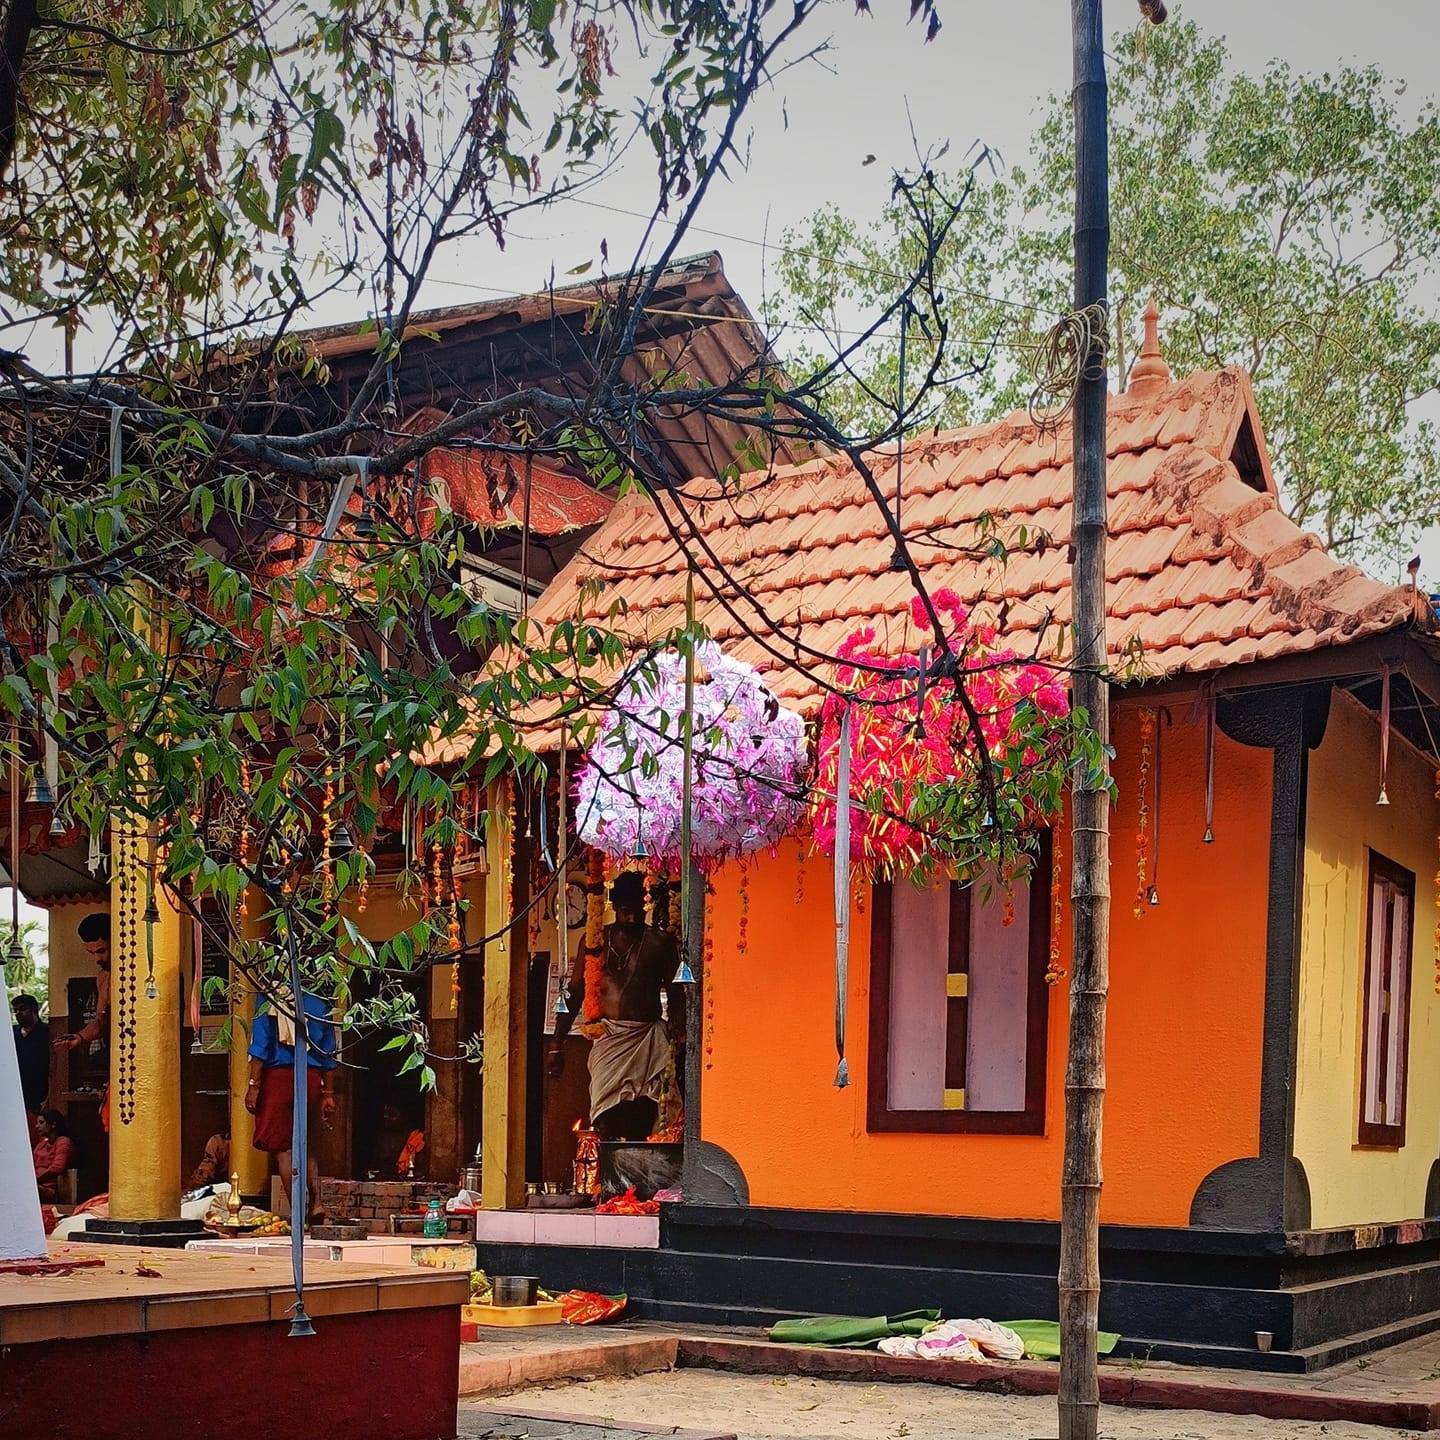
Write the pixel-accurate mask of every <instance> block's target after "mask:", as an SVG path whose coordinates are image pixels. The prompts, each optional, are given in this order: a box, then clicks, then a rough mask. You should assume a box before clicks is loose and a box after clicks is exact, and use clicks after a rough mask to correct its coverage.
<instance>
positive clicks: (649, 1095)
mask: <svg viewBox="0 0 1440 1440" xmlns="http://www.w3.org/2000/svg"><path fill="white" fill-rule="evenodd" d="M600 1025H601V1027H602V1031H601V1033H600V1034H599V1035H597V1036H596V1037H595V1039H594V1040H592V1041H591V1042H590V1123H591V1124H592V1125H593V1124H594V1123H595V1120H596V1118H597V1117H598V1116H601V1115H603V1114H604V1113H605V1112H606V1111H607V1110H613V1109H614V1108H615V1106H617V1105H623V1104H624V1103H625V1101H627V1100H654V1101H656V1102H658V1101H659V1099H660V1096H661V1094H662V1093H663V1092H664V1089H665V1072H666V1070H667V1069H668V1068H669V1065H670V1037H669V1036H668V1035H667V1034H666V1033H665V1026H664V1024H663V1023H662V1022H661V1021H659V1020H602V1021H600Z"/></svg>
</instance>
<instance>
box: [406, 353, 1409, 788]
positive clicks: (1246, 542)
mask: <svg viewBox="0 0 1440 1440" xmlns="http://www.w3.org/2000/svg"><path fill="white" fill-rule="evenodd" d="M1253 414H1254V411H1253V399H1252V396H1251V392H1250V385H1249V381H1248V378H1247V377H1246V376H1245V375H1244V374H1243V372H1240V371H1234V370H1225V371H1220V372H1216V373H1202V374H1197V375H1192V376H1190V377H1189V378H1187V379H1185V380H1182V381H1180V382H1178V383H1176V384H1171V385H1168V386H1164V387H1162V388H1160V389H1158V390H1156V391H1154V392H1153V393H1149V394H1145V395H1143V396H1137V395H1122V396H1118V397H1115V398H1114V399H1112V401H1111V405H1110V427H1109V432H1108V449H1109V452H1110V455H1111V456H1112V460H1111V463H1110V466H1109V468H1108V473H1107V485H1108V489H1109V492H1110V495H1111V497H1112V498H1111V505H1110V523H1111V543H1110V546H1109V549H1108V560H1107V568H1108V574H1109V579H1110V591H1109V601H1110V605H1111V608H1112V614H1113V616H1114V621H1115V623H1114V625H1113V627H1112V629H1113V633H1112V637H1111V643H1112V646H1113V647H1114V649H1115V651H1116V652H1117V653H1118V652H1119V651H1121V650H1123V649H1124V648H1125V647H1127V646H1129V645H1130V644H1131V643H1132V642H1136V641H1138V642H1139V645H1140V647H1141V651H1142V666H1143V671H1144V673H1148V674H1160V675H1163V674H1170V673H1174V672H1177V671H1203V670H1213V669H1218V668H1222V667H1225V666H1230V665H1236V664H1243V663H1246V662H1249V661H1253V660H1261V659H1269V658H1271V657H1273V656H1276V655H1282V654H1295V653H1300V652H1303V651H1307V650H1316V649H1321V648H1323V647H1325V646H1330V645H1336V644H1340V643H1343V642H1344V641H1346V640H1348V639H1353V638H1355V637H1356V636H1359V635H1362V634H1373V633H1377V632H1378V631H1381V630H1385V629H1389V628H1394V627H1397V626H1400V625H1404V624H1407V623H1411V622H1415V623H1418V624H1422V625H1425V626H1427V627H1431V628H1433V625H1434V621H1433V618H1431V617H1430V616H1429V612H1428V609H1427V608H1425V607H1421V606H1418V605H1417V603H1416V601H1415V598H1414V595H1413V592H1411V591H1408V590H1401V589H1397V588H1394V587H1391V586H1387V585H1382V584H1380V583H1378V582H1377V581H1374V580H1371V579H1369V578H1368V577H1367V576H1365V575H1363V574H1361V573H1360V572H1359V571H1358V570H1354V569H1353V568H1350V567H1346V566H1343V565H1341V564H1340V563H1339V562H1337V561H1335V560H1332V559H1331V558H1330V557H1329V556H1328V555H1327V554H1326V553H1325V552H1324V550H1323V549H1322V548H1321V547H1320V542H1319V541H1318V540H1317V539H1315V537H1314V536H1311V535H1307V534H1305V533H1304V532H1303V531H1301V530H1300V529H1299V528H1298V527H1297V526H1296V525H1295V524H1294V523H1293V522H1291V521H1290V520H1289V519H1287V518H1286V517H1285V515H1284V514H1283V513H1282V512H1281V511H1280V509H1279V507H1278V505H1277V503H1276V500H1275V498H1274V495H1273V493H1272V486H1271V482H1270V481H1269V478H1268V477H1269V470H1268V464H1265V463H1262V465H1261V467H1260V468H1261V471H1262V472H1263V474H1262V475H1261V476H1260V477H1259V478H1257V479H1256V480H1255V483H1253V484H1251V483H1247V481H1246V480H1245V479H1244V478H1242V476H1241V474H1240V472H1239V471H1238V470H1237V469H1236V467H1235V465H1234V464H1232V463H1231V461H1230V456H1229V447H1230V445H1231V444H1233V442H1234V437H1235V435H1236V434H1237V433H1238V432H1239V430H1240V427H1241V425H1242V424H1243V423H1244V422H1245V421H1246V420H1247V418H1250V419H1251V420H1252V423H1254V422H1253ZM1255 434H1256V441H1257V445H1259V446H1260V447H1261V448H1262V451H1263V439H1262V438H1261V437H1260V435H1259V431H1258V427H1257V428H1256V431H1255ZM1070 450H1071V445H1070V435H1069V432H1068V429H1066V430H1062V431H1061V432H1060V433H1059V434H1051V433H1040V432H1038V431H1037V429H1036V427H1035V425H1034V424H1033V422H1031V421H1030V419H1029V417H1028V416H1026V415H1025V414H1024V413H1023V412H1021V413H1019V414H1016V415H1011V416H1007V417H1006V418H1005V419H1004V420H1001V421H998V422H996V423H994V424H991V425H985V426H980V427H976V428H974V429H970V430H962V431H956V432H953V433H950V434H945V435H939V436H935V437H930V438H927V439H922V440H919V441H915V442H912V443H910V444H908V445H907V446H906V450H905V461H904V471H903V476H902V481H901V489H902V509H901V515H902V520H903V525H904V529H905V532H906V534H907V537H908V538H909V540H910V549H911V555H912V557H913V559H914V560H915V563H916V564H917V565H918V566H919V567H920V568H921V570H922V573H923V574H924V577H925V581H926V584H927V586H929V587H930V589H931V590H932V591H933V590H935V589H938V588H940V587H942V586H948V587H950V588H951V589H953V590H955V591H956V592H957V593H958V594H959V595H960V597H961V598H962V599H963V600H965V601H966V603H967V604H970V605H971V606H972V607H973V608H977V609H980V610H982V611H983V612H985V613H988V614H991V615H998V613H999V610H1000V607H1001V606H1002V605H1003V606H1004V607H1006V608H1005V632H1006V638H1007V640H1008V642H1009V643H1010V644H1011V645H1013V646H1014V647H1015V648H1017V649H1019V650H1021V651H1022V652H1023V653H1028V652H1029V651H1030V650H1031V649H1033V647H1034V646H1035V645H1036V644H1037V643H1038V642H1039V638H1040V627H1041V626H1042V625H1043V624H1044V623H1045V621H1046V617H1047V615H1050V616H1053V617H1054V619H1055V620H1056V621H1057V622H1059V623H1060V624H1064V623H1068V620H1069V616H1070V608H1071V607H1070V589H1069V583H1070V576H1069V563H1068V558H1067V554H1066V547H1067V544H1068V540H1069V534H1070V525H1071V506H1070V494H1071V488H1072V474H1071V468H1070V463H1071V454H1070ZM1263 461H1264V456H1263V453H1262V462H1263ZM873 468H874V473H875V474H876V475H877V478H880V483H881V488H882V489H883V490H884V491H885V493H886V496H887V501H890V500H891V498H892V497H893V493H894V481H895V464H894V456H893V454H887V455H881V456H877V457H875V459H874V462H873ZM1252 469H1253V467H1252ZM739 490H740V492H741V493H739V494H734V493H731V494H726V493H723V492H722V491H721V490H720V488H719V487H717V486H716V485H714V484H712V483H706V482H696V483H695V484H694V485H690V486H687V487H686V489H685V492H684V496H683V497H678V498H677V496H676V495H675V494H667V495H666V496H665V497H664V498H663V499H662V501H661V502H660V503H662V504H663V505H665V506H666V507H667V510H668V512H669V514H670V516H671V518H672V519H675V520H677V521H678V522H679V528H680V529H681V530H682V531H684V530H685V529H687V528H688V527H690V526H693V527H695V528H696V529H698V530H699V531H700V532H701V533H702V534H703V535H705V536H706V539H707V542H708V544H709V545H710V546H711V547H712V548H713V550H714V551H715V552H716V553H717V554H718V555H719V557H720V559H721V563H722V564H723V566H724V567H725V570H726V572H727V573H728V578H726V579H722V578H721V576H720V575H719V573H718V572H716V570H715V567H714V566H713V564H712V562H710V561H709V560H707V559H705V558H704V557H703V556H701V555H700V553H699V552H698V550H697V551H696V554H695V564H696V568H697V571H698V572H699V573H700V576H701V579H700V583H698V584H697V587H696V592H697V609H698V613H699V616H700V619H701V620H702V622H703V623H704V624H706V625H707V626H709V628H710V630H711V632H712V633H713V634H715V635H716V636H717V637H718V638H721V639H722V640H723V643H725V644H726V646H727V648H729V649H731V650H732V651H733V652H734V653H735V654H736V655H737V656H740V657H741V658H744V659H747V660H749V661H751V663H753V664H756V665H758V666H760V667H761V668H762V670H763V672H764V673H765V674H766V676H767V678H768V680H769V682H770V683H771V685H773V686H774V688H775V690H776V692H777V693H778V694H779V695H781V696H782V697H783V698H785V699H786V700H787V702H788V703H791V704H795V705H798V706H800V707H801V708H802V709H805V710H813V709H814V708H815V707H816V706H817V705H818V704H819V702H820V700H821V698H822V696H823V693H824V691H823V682H824V681H825V680H826V679H828V678H829V670H830V668H831V667H830V666H829V665H828V664H827V663H825V662H823V661H817V660H815V659H814V658H813V656H812V655H810V654H807V653H805V650H804V649H802V648H801V647H808V649H809V650H811V651H817V652H820V653H821V654H822V655H827V656H833V654H834V652H835V651H836V649H837V648H838V647H839V645H840V644H841V643H842V641H843V640H844V639H845V638H846V636H848V635H849V634H851V633H852V632H853V631H854V630H856V629H857V628H859V627H860V626H862V625H871V626H873V627H874V629H875V631H876V633H877V635H878V636H879V637H880V638H881V641H882V643H883V644H885V645H886V646H889V647H891V648H894V649H896V650H898V649H901V648H907V647H911V646H913V645H915V644H916V643H919V642H920V641H922V640H923V639H924V638H925V637H924V636H923V635H921V634H918V633H917V632H916V630H915V629H914V627H913V626H912V625H911V622H910V618H909V603H910V599H911V595H912V593H913V592H912V590H911V586H910V581H909V577H908V576H907V575H906V574H904V573H903V572H898V571H895V570H893V569H891V566H890V560H891V554H892V551H893V548H894V546H893V542H892V540H891V537H890V534H889V532H888V530H887V529H886V523H885V517H884V516H883V515H882V514H881V513H880V511H879V509H878V508H877V507H876V505H875V504H874V502H873V500H872V498H871V497H870V495H869V494H868V492H867V491H866V489H865V486H864V484H863V482H862V480H861V478H860V477H859V476H858V475H857V474H855V473H852V471H851V470H850V467H849V465H848V462H846V461H844V460H843V459H840V458H837V457H834V456H831V457H826V458H825V459H822V460H817V461H814V462H811V463H810V464H808V465H803V466H798V467H789V468H786V469H783V470H781V469H777V470H775V471H773V472H771V473H769V474H761V475H755V476H749V477H745V478H744V479H743V480H742V481H741V484H740V486H739ZM677 506H683V507H684V514H683V515H681V514H680V513H679V512H678V511H677V508H676V507H677ZM985 514H989V515H992V516H993V517H994V518H995V520H996V522H997V525H998V529H999V532H1000V534H1001V535H1002V536H1013V534H1014V532H1015V530H1016V529H1017V528H1018V527H1019V526H1020V525H1024V526H1025V527H1026V530H1027V533H1028V534H1029V535H1030V536H1033V535H1034V534H1036V533H1037V532H1044V533H1045V534H1046V535H1048V537H1049V540H1050V543H1049V545H1048V546H1047V548H1045V549H1044V550H1043V551H1041V550H1039V549H1038V548H1032V549H1029V550H1027V551H1023V552H1020V551H1017V552H1016V553H1014V554H1011V555H1009V556H1008V557H1006V558H1005V560H1004V561H1003V563H1001V562H998V561H995V560H989V559H979V558H977V557H976V556H975V554H974V553H973V552H972V550H969V549H967V548H966V547H975V546H977V545H979V544H980V543H981V539H982V533H981V530H980V527H979V525H978V524H977V520H978V517H980V516H981V515H985ZM684 575H685V561H684V557H683V555H682V553H681V549H680V548H679V547H678V546H677V545H676V543H675V541H674V540H672V539H671V538H670V535H669V533H668V531H667V529H666V527H665V526H664V525H663V524H662V523H660V520H659V517H657V516H656V514H655V513H654V511H653V509H651V505H650V502H649V501H647V500H645V499H643V498H642V497H638V496H629V497H626V498H625V499H624V500H622V501H621V502H620V503H619V504H618V505H617V506H616V507H615V508H614V510H613V511H612V512H611V514H610V516H609V519H608V520H607V521H606V522H605V523H604V524H603V525H602V526H601V528H600V530H599V531H598V532H597V533H596V534H595V535H593V536H592V537H590V539H589V540H588V541H587V542H586V544H585V546H584V547H583V549H582V551H581V552H580V554H579V555H577V557H576V558H575V559H574V560H573V561H572V562H571V564H570V565H569V566H568V567H567V568H566V569H565V571H564V572H562V574H561V575H560V576H559V577H558V578H557V579H556V580H555V581H554V582H553V584H552V585H551V586H550V588H549V589H548V590H547V591H546V593H545V594H544V595H543V596H542V597H541V598H540V600H538V601H537V602H536V604H535V606H534V607H533V608H532V611H531V614H532V616H533V617H534V618H535V619H536V620H538V621H540V622H541V623H542V624H544V623H547V622H550V621H554V620H556V619H559V618H561V617H563V616H565V615H567V614H573V612H574V608H575V604H576V599H577V595H578V594H579V588H578V587H579V584H580V582H581V581H582V580H584V579H586V578H589V577H595V576H601V577H603V578H605V579H606V580H608V582H609V583H608V584H607V585H605V586H604V587H603V588H602V590H601V593H600V595H599V596H598V597H594V596H592V597H590V598H589V600H588V603H587V611H588V613H589V615H590V616H591V617H592V618H593V619H595V620H596V621H597V622H599V623H604V621H603V617H604V616H605V615H606V613H607V612H608V609H609V606H610V605H611V604H612V603H613V601H614V600H615V599H616V598H617V597H620V596H623V597H625V598H626V599H627V600H628V601H629V602H630V606H631V614H630V615H629V617H628V618H627V619H625V620H624V621H622V622H621V623H622V626H623V628H624V630H625V633H626V634H627V635H629V636H631V637H632V638H635V639H639V640H645V639H649V640H651V641H653V640H654V638H656V637H658V636H660V635H663V634H664V633H665V632H666V631H667V630H668V629H669V628H670V627H672V626H676V625H678V624H680V623H681V621H682V619H683V596H684ZM707 581H713V582H714V583H713V585H712V584H710V583H707ZM737 582H738V583H739V584H742V585H744V586H746V587H747V588H748V590H749V592H750V598H745V597H744V596H742V595H739V594H737V592H736V590H735V584H736V583H737ZM715 586H718V587H719V588H720V590H721V593H722V594H724V595H725V596H726V597H727V599H728V602H729V604H728V609H729V610H733V611H734V612H735V613H734V615H731V614H729V613H727V607H726V606H724V605H722V604H721V603H720V602H719V601H717V600H716V598H715V596H714V593H713V590H714V587H715ZM735 616H739V617H740V618H739V619H738V620H737V619H736V618H735ZM748 630H758V631H759V632H760V635H759V637H757V636H755V635H752V634H747V631H748ZM1056 633H1057V634H1058V632H1056ZM1054 644H1055V636H1054V635H1052V636H1050V637H1047V638H1046V639H1045V641H1044V645H1045V650H1046V653H1050V651H1051V650H1053V646H1054ZM774 652H778V656H777V654H776V653H774ZM779 657H784V658H783V659H782V658H779ZM444 749H445V747H438V748H437V752H436V754H435V755H434V756H432V757H431V758H432V759H438V760H443V759H444V758H445V753H442V752H443V751H444ZM449 753H450V754H451V757H452V758H453V755H454V754H455V753H458V750H457V749H456V744H455V742H452V743H451V745H450V747H449Z"/></svg>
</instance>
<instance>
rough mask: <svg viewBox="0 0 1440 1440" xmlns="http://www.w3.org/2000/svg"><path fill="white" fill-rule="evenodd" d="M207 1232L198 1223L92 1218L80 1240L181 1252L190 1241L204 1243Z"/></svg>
mask: <svg viewBox="0 0 1440 1440" xmlns="http://www.w3.org/2000/svg"><path fill="white" fill-rule="evenodd" d="M207 1234H209V1231H207V1230H206V1229H205V1226H204V1225H203V1224H201V1222H200V1221H199V1220H181V1219H179V1218H178V1217H177V1218H176V1219H174V1220H101V1219H98V1218H97V1217H96V1216H94V1215H91V1216H89V1217H87V1219H86V1221H85V1231H84V1234H83V1236H79V1235H77V1236H72V1237H71V1238H72V1239H77V1240H78V1239H83V1240H84V1241H85V1243H86V1244H91V1245H151V1246H155V1247H157V1248H159V1249H162V1250H183V1249H184V1248H185V1246H186V1245H187V1244H188V1243H189V1242H190V1241H191V1240H203V1239H204V1238H205V1236H206V1235H207Z"/></svg>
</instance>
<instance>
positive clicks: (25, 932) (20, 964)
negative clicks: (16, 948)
mask: <svg viewBox="0 0 1440 1440" xmlns="http://www.w3.org/2000/svg"><path fill="white" fill-rule="evenodd" d="M14 934H15V927H14V926H13V925H12V924H11V923H10V921H8V920H6V921H3V922H0V954H3V955H4V956H5V957H6V958H5V990H6V994H5V1000H6V1012H5V1013H6V1017H7V1018H6V1021H5V1023H6V1024H8V1023H9V1015H10V1011H9V1002H10V1001H11V1000H13V999H14V998H15V997H16V996H17V995H33V996H34V997H35V998H36V999H37V1000H38V1001H39V1002H40V1013H41V1014H42V1015H44V1014H45V1013H46V1012H47V1011H48V1009H49V1004H50V955H49V952H48V949H47V946H46V942H45V930H44V927H43V926H42V925H41V924H40V922H39V921H38V920H22V921H21V922H20V956H19V958H18V960H15V959H11V958H9V957H10V947H11V945H12V943H13V941H14Z"/></svg>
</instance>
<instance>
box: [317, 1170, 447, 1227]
mask: <svg viewBox="0 0 1440 1440" xmlns="http://www.w3.org/2000/svg"><path fill="white" fill-rule="evenodd" d="M454 1193H455V1191H454V1188H453V1187H448V1188H447V1187H446V1186H444V1185H434V1184H431V1183H430V1182H429V1181H426V1180H322V1181H321V1182H320V1200H321V1204H322V1206H323V1207H324V1210H325V1213H326V1215H328V1216H329V1217H330V1219H331V1220H333V1221H335V1222H336V1223H337V1224H342V1225H343V1224H349V1223H354V1224H356V1225H363V1226H365V1228H366V1229H367V1230H368V1231H369V1232H370V1234H371V1235H388V1234H389V1233H390V1217H391V1216H392V1215H414V1216H417V1217H418V1216H419V1215H420V1214H422V1213H423V1212H424V1210H425V1208H426V1206H427V1205H429V1203H430V1201H431V1198H432V1197H433V1198H435V1199H437V1200H439V1201H440V1203H441V1205H444V1203H445V1202H446V1201H447V1200H448V1199H449V1198H450V1197H451V1196H452V1195H453V1194H454Z"/></svg>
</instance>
